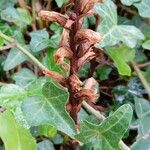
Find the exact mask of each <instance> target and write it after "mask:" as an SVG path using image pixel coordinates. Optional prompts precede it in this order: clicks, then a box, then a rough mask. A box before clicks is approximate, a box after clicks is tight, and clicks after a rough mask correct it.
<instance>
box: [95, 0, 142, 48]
mask: <svg viewBox="0 0 150 150" xmlns="http://www.w3.org/2000/svg"><path fill="white" fill-rule="evenodd" d="M94 10H95V11H96V13H98V14H99V15H100V16H101V22H100V24H99V26H98V29H97V31H98V32H99V33H100V34H101V35H102V38H103V39H102V41H101V42H100V44H99V46H101V47H105V46H112V45H116V44H118V43H119V42H123V43H124V44H126V45H127V46H129V47H131V48H133V47H135V45H136V43H137V41H138V40H142V39H144V35H143V34H142V32H141V31H140V30H139V29H138V28H136V27H135V26H130V25H118V19H117V10H116V6H115V4H114V3H113V1H111V0H106V1H105V2H104V3H103V4H97V5H95V7H94Z"/></svg>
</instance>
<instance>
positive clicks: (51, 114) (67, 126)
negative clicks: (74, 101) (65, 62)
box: [22, 82, 76, 137]
mask: <svg viewBox="0 0 150 150" xmlns="http://www.w3.org/2000/svg"><path fill="white" fill-rule="evenodd" d="M43 95H44V97H42V96H41V97H37V96H34V97H28V98H26V99H25V101H24V103H23V106H22V110H23V112H24V114H25V116H26V119H27V121H28V123H29V124H30V125H31V126H38V125H41V124H48V123H49V124H50V125H52V126H54V127H55V128H57V129H58V130H59V131H62V132H64V133H66V134H68V135H69V136H71V137H73V136H74V135H75V133H76V131H75V124H74V122H73V120H72V119H71V117H70V116H69V114H68V113H67V112H66V110H65V105H66V102H67V99H68V96H69V95H68V92H67V91H66V90H65V89H63V88H62V87H60V86H58V85H56V84H54V83H53V82H47V83H46V84H45V85H44V87H43ZM31 116H32V117H31Z"/></svg>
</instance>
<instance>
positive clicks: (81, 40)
mask: <svg viewBox="0 0 150 150" xmlns="http://www.w3.org/2000/svg"><path fill="white" fill-rule="evenodd" d="M100 40H101V36H100V34H99V33H97V32H95V31H93V30H90V29H80V30H79V31H78V32H77V33H76V35H75V37H74V41H75V42H76V43H77V44H78V54H77V56H78V57H79V58H80V57H82V58H81V59H80V60H79V64H82V63H81V62H83V60H91V59H92V58H93V55H94V53H93V52H92V49H91V46H93V45H94V44H96V43H98V42H99V41H100ZM86 53H87V54H86ZM90 54H91V56H92V57H90ZM88 56H89V57H90V58H89V59H87V58H88Z"/></svg>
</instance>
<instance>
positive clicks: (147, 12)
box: [134, 0, 150, 18]
mask: <svg viewBox="0 0 150 150" xmlns="http://www.w3.org/2000/svg"><path fill="white" fill-rule="evenodd" d="M134 6H135V7H137V9H138V11H139V14H140V16H142V17H145V18H150V1H149V0H141V2H139V3H135V4H134Z"/></svg>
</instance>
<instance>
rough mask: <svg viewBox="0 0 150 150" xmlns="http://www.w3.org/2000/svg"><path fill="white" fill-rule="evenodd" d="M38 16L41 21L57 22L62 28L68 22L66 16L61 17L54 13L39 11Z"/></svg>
mask: <svg viewBox="0 0 150 150" xmlns="http://www.w3.org/2000/svg"><path fill="white" fill-rule="evenodd" d="M38 16H39V17H41V18H42V19H43V20H46V21H52V22H57V23H59V24H60V25H62V26H65V25H66V23H67V20H68V17H67V16H65V15H62V14H60V13H58V12H55V11H46V10H41V11H40V12H39V13H38Z"/></svg>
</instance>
